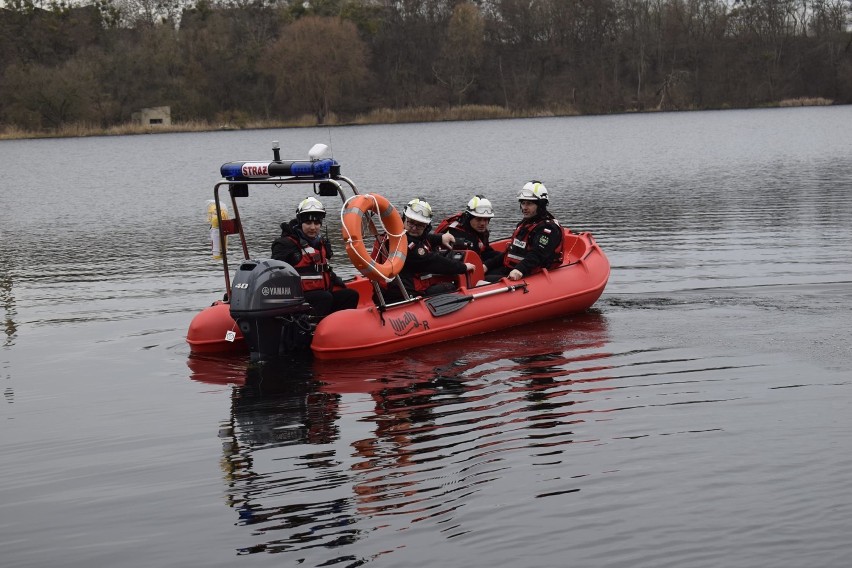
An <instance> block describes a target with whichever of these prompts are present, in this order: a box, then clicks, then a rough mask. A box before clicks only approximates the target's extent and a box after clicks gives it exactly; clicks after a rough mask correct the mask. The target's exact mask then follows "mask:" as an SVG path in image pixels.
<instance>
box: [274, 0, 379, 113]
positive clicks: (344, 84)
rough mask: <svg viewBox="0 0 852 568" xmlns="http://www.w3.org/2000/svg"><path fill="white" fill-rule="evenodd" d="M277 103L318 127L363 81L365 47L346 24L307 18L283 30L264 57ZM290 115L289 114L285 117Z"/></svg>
mask: <svg viewBox="0 0 852 568" xmlns="http://www.w3.org/2000/svg"><path fill="white" fill-rule="evenodd" d="M268 61H270V62H271V68H270V71H271V73H272V74H273V76H274V77H275V88H276V95H277V97H278V99H279V100H280V101H281V102H283V103H284V104H285V105H287V104H290V105H292V108H293V109H294V110H297V111H302V112H305V111H307V112H311V113H313V114H314V115H315V116H316V119H317V123H319V124H323V123H324V122H325V120H326V118H327V117H328V115H329V113H330V112H332V111H334V110H335V108H336V107H337V106H338V105H340V104H341V103H342V102H344V101H345V100H354V99H357V98H358V97H359V94H360V93H359V89H360V88H361V87H362V85H363V84H364V82H365V81H366V79H367V77H368V68H367V49H366V46H365V45H364V42H363V41H361V39H360V38H359V37H358V30H357V29H356V27H355V25H354V24H352V23H351V22H345V21H343V20H340V19H339V18H327V17H319V16H308V17H305V18H301V19H299V20H297V21H296V22H294V23H293V24H290V25H289V26H287V27H286V28H285V29H284V31H283V32H282V34H281V37H280V38H279V39H278V41H276V42H275V43H274V44H273V46H272V49H270V51H269V54H268ZM289 114H292V113H289Z"/></svg>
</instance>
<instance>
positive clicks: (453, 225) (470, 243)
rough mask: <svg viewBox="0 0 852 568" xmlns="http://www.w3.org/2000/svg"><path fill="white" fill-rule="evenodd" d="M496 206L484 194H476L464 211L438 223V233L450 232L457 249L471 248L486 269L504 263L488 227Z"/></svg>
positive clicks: (436, 230)
mask: <svg viewBox="0 0 852 568" xmlns="http://www.w3.org/2000/svg"><path fill="white" fill-rule="evenodd" d="M493 217H494V207H492V205H491V201H489V200H488V198H486V197H485V196H484V195H479V194H478V195H474V196H473V197H471V198H470V201H468V202H467V207H465V209H464V211H459V212H458V213H456V214H454V215H451V216H449V217H447V218H446V219H444V220H443V221H441V222H440V224H438V228H437V229H435V232H436V233H450V234H451V235H453V236H454V237H455V239H456V242H455V245H454V247H453V248H455V249H469V250H472V251H475V252H476V253H478V254H479V257H480V258H481V259H482V263H483V265H484V266H485V268H486V269H489V268H495V267H497V266H500V265H501V264H502V258H500V253H499V252H497V251H496V250H494V249H493V248H492V247H491V244H490V242H489V238H490V236H491V232H490V231H489V229H488V227H489V225H490V224H491V219H492V218H493Z"/></svg>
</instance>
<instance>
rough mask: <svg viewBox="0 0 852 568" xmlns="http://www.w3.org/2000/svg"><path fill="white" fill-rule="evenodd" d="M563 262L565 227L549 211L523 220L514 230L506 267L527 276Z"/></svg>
mask: <svg viewBox="0 0 852 568" xmlns="http://www.w3.org/2000/svg"><path fill="white" fill-rule="evenodd" d="M561 263H562V227H561V226H560V225H559V222H558V221H557V220H556V219H555V218H554V217H553V215H551V214H550V213H545V214H544V215H539V216H536V217H534V218H532V219H529V220H527V219H524V220H523V221H521V222H520V223H518V226H517V227H516V228H515V232H514V233H512V242H511V243H510V244H509V247H508V248H507V249H506V254H505V255H504V257H503V266H505V267H506V268H508V269H509V270H511V269H515V270H519V271H520V272H521V274H523V275H524V276H529V275H530V274H532V273H534V272H538V271H539V270H541V269H542V268H555V267H556V266H559V265H560V264H561Z"/></svg>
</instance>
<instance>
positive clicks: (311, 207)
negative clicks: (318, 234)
mask: <svg viewBox="0 0 852 568" xmlns="http://www.w3.org/2000/svg"><path fill="white" fill-rule="evenodd" d="M324 217H325V207H323V206H322V203H320V200H319V199H317V198H316V197H306V198H304V199H303V200H302V201H301V203H299V206H298V207H296V218H297V219H298V220H299V221H304V220H305V219H318V220H320V221H322V219H323V218H324Z"/></svg>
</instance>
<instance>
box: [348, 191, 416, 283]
mask: <svg viewBox="0 0 852 568" xmlns="http://www.w3.org/2000/svg"><path fill="white" fill-rule="evenodd" d="M368 211H371V212H373V213H377V214H378V215H379V219H380V221H381V224H382V226H383V227H384V229H385V232H386V233H387V236H388V257H387V259H386V260H385V261H384V262H377V260H376V259H375V258H373V257H372V256H371V255H370V254H369V253H368V252H367V247H366V245H365V244H364V235H363V233H362V222H363V219H364V215H365V214H366V213H367V212H368ZM341 221H342V225H343V240H344V241H345V242H346V254H347V255H349V260H350V261H352V264H353V265H354V266H355V268H357V269H358V270H360V271H361V274H363V275H364V276H366V277H367V278H369V279H370V280H376V281H385V282H390V281H391V280H393V279H394V278H395V277H396V275H397V274H399V272H400V271H401V270H402V266H403V265H404V264H405V254H406V251H407V250H408V238H407V237H406V236H405V228H404V227H403V225H402V217H400V216H399V212H398V211H397V210H396V208H395V207H394V206H393V205H391V203H390V202H389V201H388V200H387V198H385V197H382V196H381V195H378V194H375V193H365V194H363V195H353V196H352V197H350V198H349V199H347V200H346V203H344V204H343V211H342V212H341Z"/></svg>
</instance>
